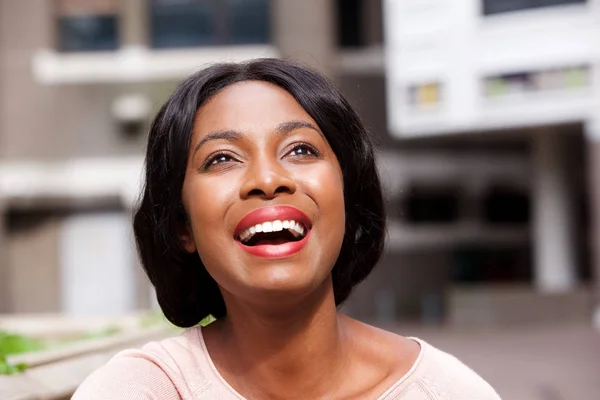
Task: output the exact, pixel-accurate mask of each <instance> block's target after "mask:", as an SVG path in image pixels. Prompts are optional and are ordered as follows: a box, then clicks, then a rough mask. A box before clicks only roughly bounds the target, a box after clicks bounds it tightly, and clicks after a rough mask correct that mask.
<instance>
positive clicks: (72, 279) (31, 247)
mask: <svg viewBox="0 0 600 400" xmlns="http://www.w3.org/2000/svg"><path fill="white" fill-rule="evenodd" d="M254 57H287V58H293V59H295V60H298V61H301V62H303V63H305V64H307V65H310V66H312V67H314V68H315V69H317V70H319V71H320V72H322V73H324V74H325V75H327V76H328V77H329V78H331V79H332V80H334V81H335V82H336V83H337V84H338V85H339V86H340V87H341V89H342V91H343V92H344V93H345V94H346V95H347V97H348V99H349V100H350V101H351V103H352V104H353V105H354V106H355V107H356V108H357V110H358V111H359V113H360V115H361V116H362V118H363V120H364V122H365V124H366V125H367V127H368V128H369V130H370V131H371V132H372V133H373V135H374V137H375V139H376V142H377V145H378V149H379V153H380V168H381V173H382V177H383V180H384V182H385V185H386V186H385V187H386V196H387V202H388V203H387V204H388V211H389V215H390V223H389V240H388V244H387V250H386V254H385V256H384V259H383V261H382V262H381V264H380V265H379V266H378V268H377V269H376V270H375V271H374V272H373V274H372V275H371V276H370V278H369V279H368V280H367V281H366V282H365V283H364V284H362V285H361V286H360V287H359V288H358V289H357V290H356V292H355V294H354V296H353V297H352V298H351V299H350V300H349V301H348V303H347V304H346V305H345V307H344V311H345V312H346V313H348V314H350V315H352V316H355V317H356V318H359V319H361V320H365V321H369V322H373V323H376V324H379V325H380V326H384V327H387V328H389V329H394V330H397V331H399V332H402V333H405V334H411V335H415V336H422V337H424V338H425V339H427V340H430V341H431V342H432V343H433V344H434V345H438V346H440V347H442V348H443V349H445V350H448V351H450V352H453V353H454V354H456V355H457V356H459V357H460V358H461V359H463V360H465V361H466V362H467V363H468V364H469V365H472V366H473V367H474V368H475V369H476V370H478V371H480V372H481V373H482V375H484V377H485V378H486V379H488V380H489V381H490V382H491V383H492V384H493V385H495V386H496V387H497V388H498V391H499V392H500V394H501V395H503V397H504V398H515V399H516V398H519V399H554V400H556V399H567V398H569V399H571V398H586V399H592V398H600V397H599V396H600V395H598V393H600V383H598V381H600V379H597V378H600V377H598V376H597V375H598V371H600V361H599V360H600V339H599V336H598V333H597V331H594V328H593V327H594V326H595V327H596V329H598V330H600V290H599V288H600V286H599V285H598V283H599V279H600V251H599V250H600V209H598V207H600V79H599V78H600V63H599V61H598V60H599V59H600V1H599V0H587V1H586V0H452V1H444V0H384V1H381V0H271V1H269V0H56V1H52V0H20V1H15V0H0V313H1V314H3V316H2V317H0V328H1V327H2V326H3V325H2V321H5V325H4V326H11V327H18V326H24V325H19V324H18V323H16V322H15V321H17V320H19V319H20V320H27V321H29V322H28V324H29V325H27V327H28V328H27V329H28V330H27V329H25V331H27V332H29V333H30V334H35V333H36V332H38V331H44V329H49V326H51V325H52V323H50V322H47V321H48V320H47V319H43V321H45V322H43V323H41V322H38V323H36V322H35V321H41V320H36V319H35V318H42V317H40V315H45V316H44V317H43V318H47V314H48V315H55V316H57V318H58V316H63V317H61V318H63V319H60V321H67V320H68V321H73V320H74V319H76V318H80V320H81V318H84V319H85V318H92V317H95V316H107V315H108V316H122V315H130V314H132V313H136V312H140V310H142V311H143V310H152V309H154V310H156V308H157V306H156V302H155V300H154V295H153V293H152V289H151V287H150V285H149V283H148V281H147V279H146V277H145V276H144V274H143V272H142V269H141V268H140V266H139V263H138V260H137V258H136V253H135V246H134V241H133V238H132V233H131V228H130V220H131V215H132V209H133V206H134V204H135V199H136V197H137V194H138V190H139V188H140V183H141V181H140V178H141V170H142V166H143V154H144V150H145V149H144V147H145V139H146V135H147V128H148V123H149V121H150V120H151V118H152V117H153V115H154V113H155V112H156V110H157V109H158V107H159V106H160V105H161V104H162V102H163V101H165V100H166V98H167V97H168V95H169V94H170V93H171V92H172V90H173V89H174V88H175V86H176V85H177V84H178V82H180V81H181V80H182V79H183V78H185V77H186V76H187V75H189V74H190V73H192V72H194V71H196V70H198V69H200V68H201V67H202V66H205V65H207V64H210V63H213V62H218V61H239V60H245V59H249V58H254ZM2 318H4V319H2ZM65 318H66V319H65ZM111 318H112V317H111ZM115 318H116V317H115ZM6 321H9V322H6ZM57 321H58V320H57ZM88 321H89V320H88ZM64 323H66V322H64ZM11 324H12V325H11ZM56 324H60V323H59V322H57V323H56ZM14 329H16V330H18V329H17V328H14ZM500 371H501V372H500ZM559 375H561V376H562V377H563V379H561V380H560V381H558V380H557V379H556V378H557V377H558V376H559Z"/></svg>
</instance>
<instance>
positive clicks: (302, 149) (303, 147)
mask: <svg viewBox="0 0 600 400" xmlns="http://www.w3.org/2000/svg"><path fill="white" fill-rule="evenodd" d="M288 154H289V155H292V156H313V157H316V156H318V153H317V150H316V149H315V148H314V147H312V146H309V145H307V144H299V145H297V146H295V147H294V148H293V149H292V150H291V151H290V152H289V153H288Z"/></svg>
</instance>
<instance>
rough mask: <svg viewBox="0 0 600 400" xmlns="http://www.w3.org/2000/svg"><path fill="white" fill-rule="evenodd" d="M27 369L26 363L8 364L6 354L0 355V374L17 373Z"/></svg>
mask: <svg viewBox="0 0 600 400" xmlns="http://www.w3.org/2000/svg"><path fill="white" fill-rule="evenodd" d="M26 369H27V364H25V363H18V364H15V365H13V364H9V363H8V361H7V360H6V356H3V355H0V375H12V374H18V373H21V372H23V371H25V370H26Z"/></svg>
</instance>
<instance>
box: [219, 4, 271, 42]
mask: <svg viewBox="0 0 600 400" xmlns="http://www.w3.org/2000/svg"><path fill="white" fill-rule="evenodd" d="M227 4H228V6H229V12H230V17H229V25H230V32H231V35H230V36H231V40H230V42H231V43H232V44H258V43H268V42H269V40H270V29H269V28H270V26H271V21H270V17H271V16H270V12H269V11H270V10H269V0H228V2H227Z"/></svg>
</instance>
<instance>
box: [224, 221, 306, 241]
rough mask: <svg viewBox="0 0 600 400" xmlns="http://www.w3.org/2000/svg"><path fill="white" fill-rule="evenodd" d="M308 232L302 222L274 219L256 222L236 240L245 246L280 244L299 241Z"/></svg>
mask: <svg viewBox="0 0 600 400" xmlns="http://www.w3.org/2000/svg"><path fill="white" fill-rule="evenodd" d="M307 234H308V229H307V228H306V227H305V226H304V224H303V223H302V222H299V221H294V220H285V221H281V220H274V221H267V222H263V223H259V224H256V225H254V226H251V227H249V228H247V229H245V230H244V231H243V232H241V233H240V234H239V235H238V237H236V240H238V241H239V242H241V243H242V244H243V245H245V246H249V247H254V246H262V245H272V246H273V245H280V244H285V243H291V242H298V241H300V240H302V239H304V237H305V236H306V235H307Z"/></svg>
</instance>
